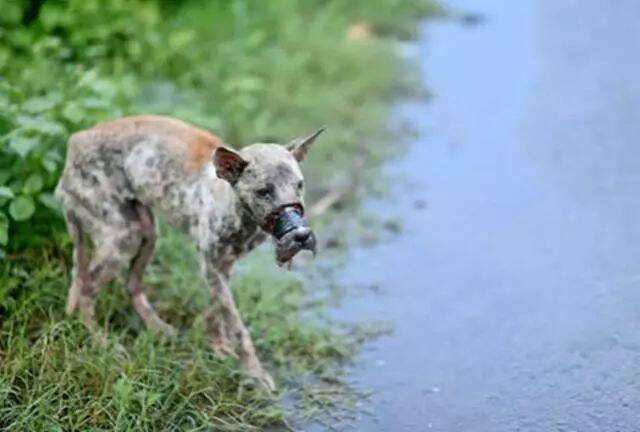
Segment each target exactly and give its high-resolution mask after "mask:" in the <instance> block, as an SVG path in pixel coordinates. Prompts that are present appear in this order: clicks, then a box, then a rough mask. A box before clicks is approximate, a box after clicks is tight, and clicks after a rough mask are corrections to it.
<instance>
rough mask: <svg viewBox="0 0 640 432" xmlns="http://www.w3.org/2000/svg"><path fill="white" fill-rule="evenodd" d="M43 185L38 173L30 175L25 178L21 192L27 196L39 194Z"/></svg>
mask: <svg viewBox="0 0 640 432" xmlns="http://www.w3.org/2000/svg"><path fill="white" fill-rule="evenodd" d="M43 183H44V182H43V181H42V176H41V175H40V174H38V173H34V174H31V175H30V176H29V177H28V178H27V181H26V182H25V183H24V186H23V187H22V192H23V193H25V194H29V195H31V194H35V193H37V192H40V190H41V189H42V185H43Z"/></svg>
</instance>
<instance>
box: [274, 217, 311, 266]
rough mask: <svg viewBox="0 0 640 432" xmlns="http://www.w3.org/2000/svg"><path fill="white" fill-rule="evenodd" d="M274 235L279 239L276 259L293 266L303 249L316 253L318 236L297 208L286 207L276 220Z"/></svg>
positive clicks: (280, 262)
mask: <svg viewBox="0 0 640 432" xmlns="http://www.w3.org/2000/svg"><path fill="white" fill-rule="evenodd" d="M273 235H274V237H275V238H276V239H277V243H276V261H277V263H278V265H280V266H286V267H288V268H291V262H292V260H293V257H295V256H296V255H297V254H298V252H300V251H301V250H308V251H311V252H312V253H313V254H314V255H315V253H316V238H315V235H314V234H313V232H312V231H311V228H309V225H308V224H307V222H306V221H305V220H304V218H303V217H302V215H301V214H300V212H299V210H298V209H296V208H288V209H285V211H284V212H282V214H281V215H280V216H279V217H278V219H277V220H276V221H275V224H274V227H273Z"/></svg>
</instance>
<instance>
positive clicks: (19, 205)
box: [9, 195, 36, 221]
mask: <svg viewBox="0 0 640 432" xmlns="http://www.w3.org/2000/svg"><path fill="white" fill-rule="evenodd" d="M35 210H36V206H35V205H34V204H33V199H31V197H30V196H26V195H20V196H19V197H17V198H16V199H14V200H13V201H11V204H10V205H9V214H10V215H11V217H12V218H13V219H14V220H17V221H24V220H27V219H29V218H30V217H31V216H32V215H33V212H34V211H35Z"/></svg>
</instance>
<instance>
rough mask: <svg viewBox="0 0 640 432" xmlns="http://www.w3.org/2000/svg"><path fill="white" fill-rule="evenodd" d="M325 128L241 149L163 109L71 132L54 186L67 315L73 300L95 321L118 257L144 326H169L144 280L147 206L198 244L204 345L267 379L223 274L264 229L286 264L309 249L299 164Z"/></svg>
mask: <svg viewBox="0 0 640 432" xmlns="http://www.w3.org/2000/svg"><path fill="white" fill-rule="evenodd" d="M323 130H324V129H320V130H319V131H318V132H316V133H314V134H312V135H310V136H307V137H303V138H298V139H296V140H294V141H292V142H291V143H290V144H289V145H288V146H282V145H278V144H262V143H259V144H253V145H250V146H247V147H245V148H243V149H242V150H240V151H234V150H232V149H230V148H228V147H225V146H224V145H223V143H222V142H221V140H220V139H219V138H217V137H216V136H214V135H212V134H210V133H209V132H206V131H204V130H200V129H197V128H195V127H193V126H191V125H189V124H187V123H184V122H182V121H179V120H176V119H172V118H167V117H161V116H133V117H125V118H121V119H118V120H115V121H111V122H107V123H101V124H98V125H96V126H94V127H92V128H90V129H87V130H84V131H81V132H78V133H75V134H74V135H72V136H71V138H70V140H69V146H68V154H67V160H66V164H65V167H64V171H63V173H62V177H61V179H60V182H59V183H58V186H57V187H56V193H55V194H56V197H57V198H58V200H59V201H60V202H61V204H62V207H63V209H64V213H65V218H66V221H67V226H68V230H69V233H70V234H71V237H72V240H73V242H74V253H73V278H72V283H71V288H70V290H69V297H68V303H67V307H66V312H67V314H72V313H73V312H74V311H75V310H76V309H79V310H80V314H81V316H82V319H83V321H84V323H85V324H86V326H87V327H89V328H90V329H93V330H96V329H97V323H96V320H95V317H94V307H93V302H94V298H95V296H96V295H97V294H98V293H99V292H100V290H101V289H102V288H103V287H104V286H105V285H106V284H107V283H109V282H110V281H112V280H113V279H114V278H116V277H117V276H118V275H119V274H120V272H121V271H122V269H123V268H125V267H127V268H128V275H127V278H126V282H125V289H126V291H127V292H128V293H129V295H130V296H131V301H132V303H133V307H134V308H135V310H136V311H137V313H138V314H139V315H140V317H141V318H142V320H143V321H144V323H145V324H146V326H147V327H148V328H151V329H155V330H159V331H162V332H165V333H173V332H174V329H173V327H171V326H170V325H169V324H167V323H166V322H164V321H163V320H162V319H160V317H159V316H158V315H157V314H156V312H155V311H154V309H153V307H152V306H151V305H150V304H149V301H148V300H147V297H146V296H145V294H144V292H143V290H142V285H141V280H142V275H143V273H144V270H145V267H146V265H147V263H148V262H149V260H150V258H151V255H152V253H153V249H154V246H155V242H156V227H155V219H154V213H153V212H154V210H156V211H159V212H161V213H162V214H163V215H165V217H166V218H167V219H168V220H169V221H170V223H171V224H172V225H174V226H176V227H179V228H180V229H181V230H182V231H183V232H186V233H187V234H188V235H189V236H190V237H191V238H192V239H193V241H194V242H195V244H196V246H197V250H198V252H199V255H200V264H201V268H202V273H203V275H204V277H205V278H206V280H207V282H208V283H209V284H210V286H211V306H210V308H209V310H208V311H207V314H206V317H207V319H206V321H207V326H208V329H209V330H208V332H209V335H210V338H211V344H212V347H213V349H214V350H215V351H216V352H217V353H219V354H221V355H232V356H235V357H237V358H238V359H239V361H240V364H241V366H242V367H243V369H244V370H245V371H246V372H247V373H248V374H250V375H251V376H253V377H255V378H257V379H258V380H259V381H260V382H261V383H262V384H263V385H265V386H266V387H267V388H269V389H273V388H274V382H273V379H272V378H271V377H270V376H269V374H268V373H267V372H266V371H265V370H264V369H263V367H262V365H261V363H260V360H259V359H258V357H257V356H256V353H255V349H254V346H253V342H252V341H251V337H250V335H249V332H248V331H247V329H246V327H245V326H244V324H243V322H242V319H241V318H240V314H239V313H238V310H237V309H236V306H235V303H234V300H233V296H232V294H231V291H230V289H229V278H230V272H231V268H232V266H233V264H234V262H235V261H236V260H237V259H238V258H240V257H242V256H243V255H245V254H246V253H248V252H249V251H251V250H252V249H253V248H255V247H256V246H257V245H259V244H260V243H262V242H263V241H264V240H265V239H266V238H267V237H268V236H269V235H272V236H274V237H275V238H276V241H277V242H276V261H277V263H278V264H279V265H287V264H290V261H291V259H292V258H293V257H294V256H295V255H296V254H297V253H298V252H299V251H300V250H303V249H306V250H310V251H312V252H314V253H315V246H316V239H315V236H314V234H313V232H312V231H311V229H310V228H309V227H308V225H307V224H306V222H305V220H304V218H303V215H304V201H303V194H304V180H303V176H302V173H301V171H300V168H299V166H298V162H300V161H302V159H303V158H304V157H305V155H306V154H307V152H308V150H309V148H310V147H311V145H312V144H313V142H314V141H315V139H316V138H317V137H318V135H320V133H321V132H322V131H323ZM87 239H90V244H91V246H92V247H91V254H89V252H90V251H89V244H88V242H87ZM89 255H91V257H90V256H89Z"/></svg>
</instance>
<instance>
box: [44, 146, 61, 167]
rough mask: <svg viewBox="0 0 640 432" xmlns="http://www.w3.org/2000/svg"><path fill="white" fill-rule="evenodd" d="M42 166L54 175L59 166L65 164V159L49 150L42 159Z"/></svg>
mask: <svg viewBox="0 0 640 432" xmlns="http://www.w3.org/2000/svg"><path fill="white" fill-rule="evenodd" d="M41 162H42V166H43V167H44V169H46V170H47V171H48V172H50V173H53V172H55V170H56V169H57V168H58V165H59V164H60V163H62V162H63V158H62V157H61V156H60V155H59V154H58V153H56V152H55V151H53V150H49V151H48V152H46V153H45V154H44V156H43V157H42V160H41Z"/></svg>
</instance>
